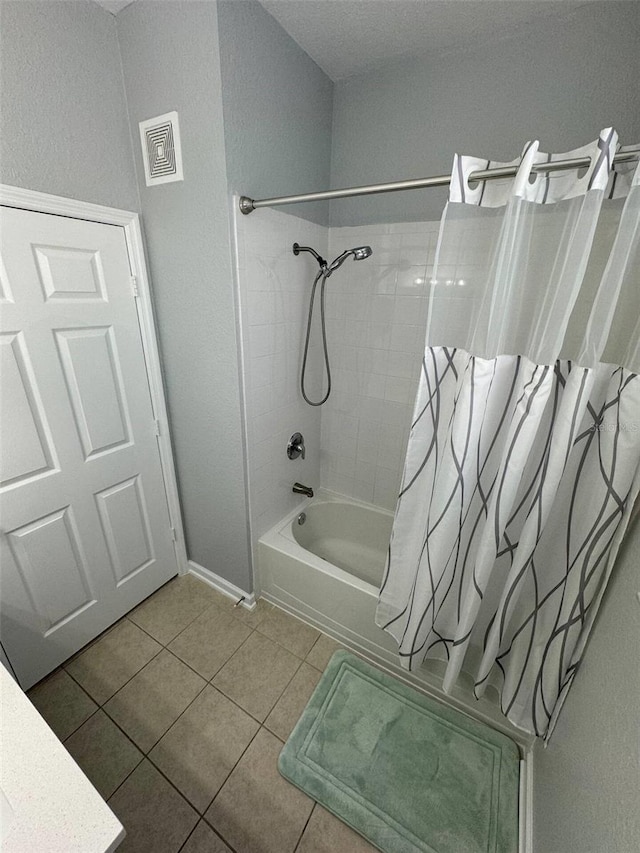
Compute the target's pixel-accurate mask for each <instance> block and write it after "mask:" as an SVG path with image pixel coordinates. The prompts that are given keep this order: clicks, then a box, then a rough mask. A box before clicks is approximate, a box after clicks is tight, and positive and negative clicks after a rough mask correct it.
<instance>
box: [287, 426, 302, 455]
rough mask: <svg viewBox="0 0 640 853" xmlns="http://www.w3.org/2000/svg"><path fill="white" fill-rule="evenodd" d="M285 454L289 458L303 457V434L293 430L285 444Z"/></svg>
mask: <svg viewBox="0 0 640 853" xmlns="http://www.w3.org/2000/svg"><path fill="white" fill-rule="evenodd" d="M287 456H288V457H289V459H297V458H298V456H302V458H303V459H304V457H305V448H304V436H303V435H302V433H301V432H294V434H293V435H292V436H291V438H290V439H289V443H288V444H287Z"/></svg>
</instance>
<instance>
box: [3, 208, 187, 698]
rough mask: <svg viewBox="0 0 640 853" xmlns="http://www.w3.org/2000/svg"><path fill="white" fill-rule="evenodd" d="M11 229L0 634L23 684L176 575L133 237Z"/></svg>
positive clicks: (9, 221)
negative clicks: (131, 255)
mask: <svg viewBox="0 0 640 853" xmlns="http://www.w3.org/2000/svg"><path fill="white" fill-rule="evenodd" d="M1 225H2V232H1V242H0V247H1V251H0V255H1V265H0V311H1V321H0V322H1V327H0V332H1V333H0V356H1V362H0V370H1V373H0V382H1V386H0V414H1V423H0V429H1V433H0V442H1V460H0V461H1V466H0V524H1V526H2V552H1V554H0V559H1V564H0V571H1V586H0V599H1V602H2V612H1V622H0V637H1V639H2V644H3V646H4V648H5V650H6V652H7V654H8V656H9V659H10V661H11V663H12V665H13V667H14V669H15V671H16V673H17V675H18V677H19V679H20V682H21V684H22V686H23V687H28V686H29V685H31V684H33V683H34V682H36V681H37V680H39V679H40V678H42V677H43V676H44V675H46V674H47V673H48V672H50V671H51V670H52V669H54V668H55V667H56V666H57V665H58V664H60V663H61V662H62V661H63V660H65V659H66V658H68V657H69V656H70V655H71V654H73V653H74V652H76V651H77V650H78V649H80V648H81V647H82V646H83V645H85V644H86V643H87V642H88V641H89V640H91V639H92V638H93V637H95V636H96V635H97V634H99V633H100V632H101V631H103V630H104V629H105V628H106V627H108V626H109V625H110V624H112V623H113V622H114V621H116V620H117V619H118V618H119V617H120V616H122V615H123V614H124V613H126V612H127V611H128V610H130V609H131V608H132V607H134V606H135V605H136V604H137V603H139V602H140V601H141V600H142V599H143V598H145V597H146V596H148V595H149V594H150V593H151V592H153V591H154V590H155V589H157V588H158V587H159V586H160V585H161V584H163V583H165V582H166V581H167V580H168V579H169V578H171V577H172V576H173V575H175V574H176V572H177V563H176V557H175V552H174V547H173V539H172V531H171V524H170V519H169V513H168V509H167V502H166V496H165V489H164V482H163V476H162V469H161V465H160V456H159V452H158V445H157V438H156V430H155V421H154V415H153V409H152V404H151V397H150V392H149V386H148V382H147V375H146V369H145V360H144V352H143V349H142V342H141V337H140V330H139V326H138V317H137V308H136V301H135V298H134V294H133V290H132V286H131V276H130V269H129V259H128V254H127V247H126V242H125V234H124V229H123V228H121V227H118V226H114V225H104V224H99V223H95V222H87V221H84V220H79V219H71V218H68V217H63V216H53V215H48V214H42V213H34V212H31V211H25V210H18V209H13V208H5V207H3V208H2V209H1Z"/></svg>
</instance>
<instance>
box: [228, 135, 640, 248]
mask: <svg viewBox="0 0 640 853" xmlns="http://www.w3.org/2000/svg"><path fill="white" fill-rule="evenodd" d="M638 157H640V148H635V149H633V150H631V151H619V152H618V153H617V154H616V155H615V156H614V158H613V163H614V165H617V164H618V163H628V162H630V161H632V160H637V159H638ZM590 164H591V158H590V157H578V158H575V159H572V160H556V161H555V162H551V163H536V164H534V165H533V166H532V167H531V171H532V172H536V173H537V172H559V171H566V170H568V169H582V168H587V167H588V166H589V165H590ZM517 171H518V167H517V166H504V167H502V168H500V169H484V170H482V171H479V172H472V173H471V174H470V175H469V182H470V183H474V182H477V181H491V180H495V179H497V178H512V177H514V176H515V175H516V174H517ZM450 183H451V175H437V176H436V177H432V178H417V179H414V180H410V181H394V182H392V183H388V184H367V185H366V186H362V187H345V188H344V189H339V190H325V191H323V192H318V193H303V194H302V195H285V196H277V197H275V198H261V199H253V198H249V196H246V195H243V196H240V201H239V207H240V210H241V212H242V213H244V214H245V215H246V214H249V213H251V212H252V211H253V210H256V209H257V208H258V207H278V206H279V205H282V204H298V203H299V202H306V201H327V200H329V199H333V198H351V197H352V196H360V195H376V194H378V193H393V192H400V191H401V190H420V189H427V188H429V187H446V186H448V185H449V184H450ZM301 248H302V247H301Z"/></svg>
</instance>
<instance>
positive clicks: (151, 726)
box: [104, 649, 206, 752]
mask: <svg viewBox="0 0 640 853" xmlns="http://www.w3.org/2000/svg"><path fill="white" fill-rule="evenodd" d="M205 684H206V682H205V681H204V680H203V679H202V678H200V676H199V675H196V673H195V672H193V670H191V669H189V667H188V666H186V665H185V664H183V663H182V661H179V660H178V658H176V657H175V656H174V655H172V654H171V652H168V651H167V650H166V649H164V650H163V651H162V652H160V654H159V655H158V656H157V657H155V658H154V659H153V660H152V661H150V662H149V663H148V664H147V665H146V666H145V667H144V669H141V670H140V672H139V673H138V674H137V675H134V677H133V678H132V679H131V681H129V682H128V683H127V684H125V686H124V687H123V688H122V689H121V690H119V691H118V692H117V693H116V695H115V696H113V697H112V698H111V699H109V701H108V702H107V704H106V705H105V706H104V710H105V711H106V712H107V714H109V716H110V717H111V718H112V719H113V720H114V721H115V722H116V723H117V724H118V725H119V726H120V728H122V729H124V731H125V732H126V733H127V734H128V735H129V737H130V738H131V740H132V741H133V742H134V743H135V744H137V745H138V746H139V747H140V749H141V750H142V751H143V752H148V751H149V750H150V749H151V747H152V746H153V745H154V744H155V743H156V741H158V740H159V739H160V738H161V737H162V735H163V734H164V733H165V732H166V731H167V729H168V728H169V726H171V725H172V724H173V723H174V722H175V721H176V719H177V718H178V717H179V715H180V714H181V713H182V712H183V711H184V710H185V708H186V707H187V706H188V705H189V704H190V703H191V702H192V701H193V700H194V699H195V697H196V696H197V695H198V693H200V691H201V690H202V688H203V687H204V686H205Z"/></svg>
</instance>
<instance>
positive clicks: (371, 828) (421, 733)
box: [278, 651, 519, 853]
mask: <svg viewBox="0 0 640 853" xmlns="http://www.w3.org/2000/svg"><path fill="white" fill-rule="evenodd" d="M278 767H279V770H280V772H281V773H282V775H283V776H284V777H285V778H286V779H288V780H289V781H290V782H293V784H294V785H297V787H298V788H301V789H302V790H303V791H304V792H305V793H306V794H308V795H309V796H310V797H312V798H313V799H314V800H317V801H318V802H319V803H321V804H322V805H323V806H325V808H327V809H329V811H331V812H333V814H335V815H336V817H339V818H340V819H341V820H343V821H344V822H345V823H347V824H348V825H349V826H351V827H352V828H353V829H355V830H356V832H359V833H360V834H361V835H363V836H364V837H365V838H366V839H367V840H368V841H370V842H371V843H372V844H373V845H375V846H376V847H378V848H379V849H380V850H382V851H384V853H417V851H420V853H517V850H518V778H519V753H518V748H517V746H516V745H515V743H514V742H513V741H512V740H510V739H509V738H508V737H507V736H506V735H503V734H501V733H499V732H496V731H494V730H493V729H491V728H489V727H488V726H485V725H483V724H482V723H479V722H476V721H475V720H472V719H471V718H470V717H467V716H465V715H464V714H462V713H460V712H458V711H456V710H454V709H452V708H449V707H447V706H445V705H443V704H442V703H440V702H437V701H435V700H433V699H429V698H428V697H426V696H424V695H423V694H421V693H418V692H417V691H416V690H413V689H412V688H411V687H409V686H408V685H406V684H404V683H403V682H401V681H398V680H397V679H395V678H393V677H391V676H389V675H387V674H386V673H384V672H381V671H380V670H378V669H375V668H374V667H373V666H370V665H369V664H367V663H365V662H364V661H362V660H360V659H359V658H356V657H354V656H353V655H351V654H349V653H348V652H344V651H338V652H336V653H335V654H334V655H333V657H332V658H331V660H330V662H329V664H328V666H327V668H326V670H325V672H324V675H323V676H322V678H321V680H320V682H319V683H318V686H317V687H316V690H315V692H314V694H313V696H312V697H311V699H310V700H309V703H308V705H307V707H306V708H305V710H304V712H303V713H302V716H301V717H300V720H299V721H298V723H297V725H296V727H295V729H294V730H293V732H292V733H291V736H290V737H289V740H288V741H287V743H286V744H285V746H284V748H283V750H282V752H281V754H280V758H279V762H278Z"/></svg>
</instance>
